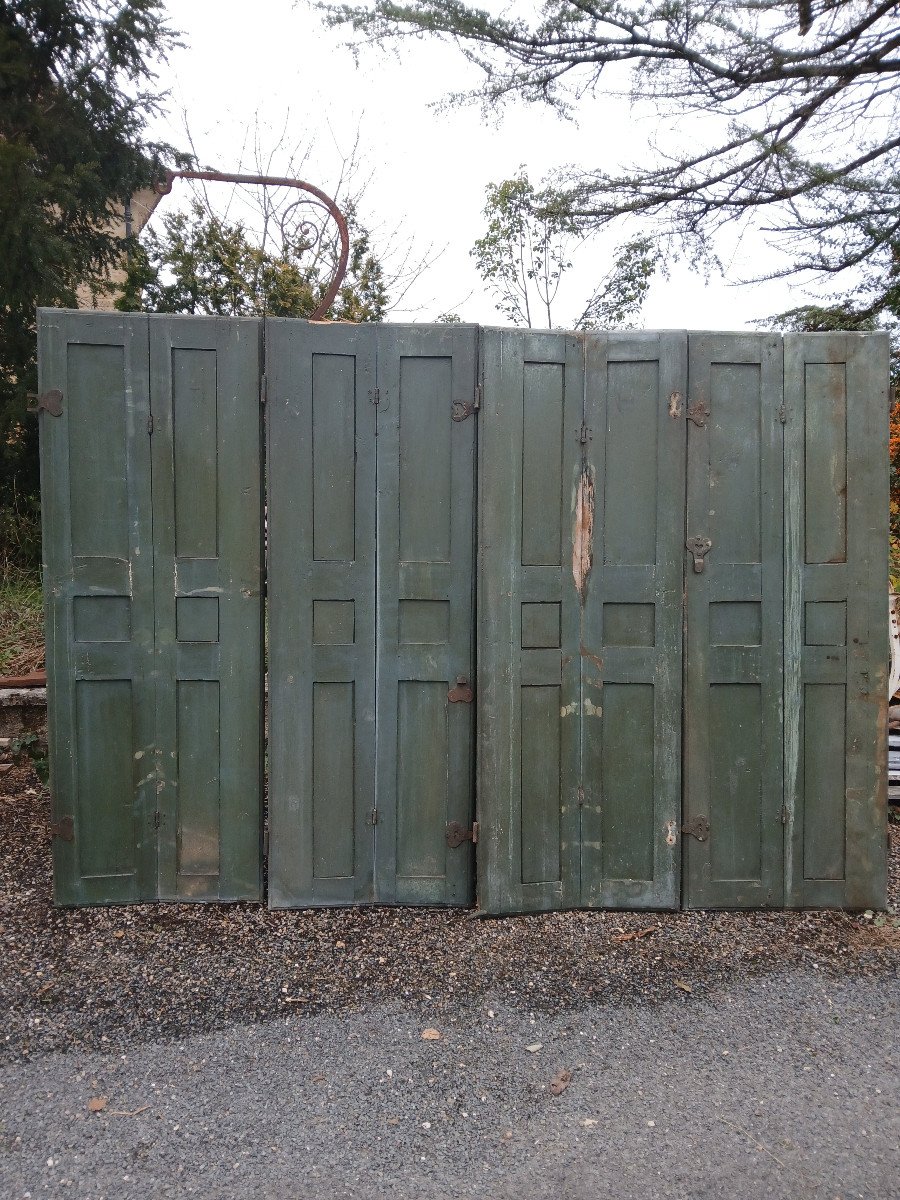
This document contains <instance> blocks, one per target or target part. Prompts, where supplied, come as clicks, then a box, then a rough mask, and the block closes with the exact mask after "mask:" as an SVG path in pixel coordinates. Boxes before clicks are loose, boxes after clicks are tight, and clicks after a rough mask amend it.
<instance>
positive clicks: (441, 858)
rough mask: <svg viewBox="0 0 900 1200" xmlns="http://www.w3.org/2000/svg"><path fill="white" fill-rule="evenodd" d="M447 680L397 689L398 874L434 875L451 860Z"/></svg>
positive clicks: (442, 872) (440, 874) (402, 685)
mask: <svg viewBox="0 0 900 1200" xmlns="http://www.w3.org/2000/svg"><path fill="white" fill-rule="evenodd" d="M447 704H448V700H447V684H446V683H445V682H443V681H441V682H440V683H430V682H428V683H425V682H420V681H417V680H409V679H401V680H400V682H399V684H398V689H397V874H398V875H399V876H401V877H402V878H405V879H410V878H413V879H435V878H441V877H443V876H444V875H445V874H446V858H447V840H446V833H447V767H448V733H447Z"/></svg>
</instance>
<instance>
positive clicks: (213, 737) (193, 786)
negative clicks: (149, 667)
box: [176, 679, 221, 875]
mask: <svg viewBox="0 0 900 1200" xmlns="http://www.w3.org/2000/svg"><path fill="white" fill-rule="evenodd" d="M176 688H177V697H176V719H177V738H178V873H179V875H218V873H219V842H220V816H219V794H220V793H219V780H220V758H221V755H220V745H219V729H220V724H219V684H218V683H217V682H215V681H213V680H206V679H189V680H185V679H181V680H179V681H178V682H177V684H176Z"/></svg>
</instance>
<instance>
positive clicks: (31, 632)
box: [0, 565, 44, 675]
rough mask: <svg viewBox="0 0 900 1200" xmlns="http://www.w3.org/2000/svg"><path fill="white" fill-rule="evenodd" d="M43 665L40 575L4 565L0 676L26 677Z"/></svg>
mask: <svg viewBox="0 0 900 1200" xmlns="http://www.w3.org/2000/svg"><path fill="white" fill-rule="evenodd" d="M43 665H44V599H43V594H42V592H41V576H40V572H39V571H26V570H23V569H21V568H18V567H13V566H10V565H7V567H6V569H5V570H4V571H3V572H2V573H0V675H27V674H29V673H30V672H31V671H37V670H39V669H40V668H41V667H43Z"/></svg>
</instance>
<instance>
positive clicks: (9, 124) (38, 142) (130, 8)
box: [0, 0, 176, 519]
mask: <svg viewBox="0 0 900 1200" xmlns="http://www.w3.org/2000/svg"><path fill="white" fill-rule="evenodd" d="M175 40H176V38H175V34H174V33H173V31H172V30H171V29H170V28H169V26H168V25H167V24H166V22H165V16H164V10H163V5H162V3H161V0H117V2H116V3H112V2H111V0H0V505H2V506H5V507H6V506H9V505H10V504H11V502H12V500H11V496H12V490H13V488H15V489H17V491H18V493H19V494H20V495H22V496H25V497H33V496H36V495H37V492H38V465H37V431H36V422H34V421H33V420H32V419H30V418H27V417H26V415H25V408H26V393H27V392H28V391H29V390H34V389H35V388H36V385H37V368H36V361H35V359H36V343H35V307H36V306H38V305H72V304H74V302H75V292H76V288H77V287H78V285H79V284H82V283H86V284H89V285H90V284H95V285H96V286H98V287H99V286H100V285H101V283H102V280H103V278H104V276H105V274H106V272H107V270H108V269H109V267H110V266H111V265H113V264H115V263H116V262H117V261H118V258H119V255H120V254H121V242H120V241H119V240H118V239H117V238H115V237H114V236H112V234H111V233H110V232H109V231H108V229H107V225H108V222H109V219H110V218H111V217H112V216H113V214H114V211H115V208H116V206H117V205H121V204H122V202H123V200H124V199H125V198H126V197H128V196H130V195H131V194H132V193H133V192H135V191H136V190H138V189H139V188H140V187H142V186H145V185H146V184H147V183H148V182H149V181H150V178H151V174H152V170H153V162H154V160H155V159H157V158H158V157H159V156H162V155H165V156H170V152H169V148H168V147H164V146H161V145H158V144H155V143H153V142H149V141H147V140H145V137H144V128H145V123H146V121H147V119H148V117H151V116H152V115H153V114H154V113H156V112H157V111H158V110H159V109H160V105H161V97H160V94H159V92H158V90H156V89H155V88H154V86H153V81H154V79H155V72H154V66H155V65H156V64H158V63H159V62H160V61H162V60H164V59H165V56H166V53H167V51H168V50H169V49H170V48H171V47H172V46H173V45H174V44H175ZM4 519H5V518H4Z"/></svg>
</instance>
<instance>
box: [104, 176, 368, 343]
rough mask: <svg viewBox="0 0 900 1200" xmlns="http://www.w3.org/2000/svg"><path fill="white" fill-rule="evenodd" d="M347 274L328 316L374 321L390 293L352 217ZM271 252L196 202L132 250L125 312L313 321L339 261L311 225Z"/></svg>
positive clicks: (152, 227) (243, 228)
mask: <svg viewBox="0 0 900 1200" xmlns="http://www.w3.org/2000/svg"><path fill="white" fill-rule="evenodd" d="M350 220H351V221H352V222H353V223H352V225H351V245H350V260H349V263H348V269H347V276H346V279H345V282H344V284H343V286H342V287H341V290H340V291H339V293H338V296H337V299H336V300H335V303H334V304H333V305H332V307H331V309H330V310H329V312H328V314H327V315H328V316H329V317H330V318H332V319H338V320H345V321H377V320H380V319H381V318H382V317H383V316H384V313H385V310H386V306H387V294H386V287H385V282H384V275H383V271H382V269H381V264H380V263H379V261H378V259H377V258H376V257H375V255H374V254H373V252H372V249H371V244H370V239H369V235H368V233H367V232H366V230H365V229H363V228H361V227H360V226H359V225H358V224H357V223H356V221H355V218H354V214H353V213H352V212H351V214H350ZM301 229H302V232H301V233H300V234H299V236H297V237H286V238H284V239H283V240H282V244H281V245H280V246H279V247H278V248H277V250H276V251H271V250H268V249H266V248H265V247H264V246H261V245H260V244H259V240H258V239H257V238H255V237H254V235H253V234H252V232H251V231H250V230H248V229H247V227H246V226H245V225H244V224H243V223H241V222H239V221H238V222H234V223H230V222H228V221H226V220H225V219H223V218H222V217H220V216H218V215H216V214H215V213H212V212H210V211H209V210H208V209H207V208H206V207H205V206H204V205H203V204H202V203H201V202H200V201H199V200H194V201H193V203H192V204H191V206H190V209H189V210H188V211H186V212H185V211H182V212H174V213H168V214H166V215H165V216H164V217H163V219H162V222H161V229H160V230H159V231H157V229H156V228H155V225H154V224H153V223H151V225H149V226H148V227H147V228H146V229H145V230H144V233H143V234H142V237H141V240H140V241H139V242H136V243H134V244H133V245H132V248H131V254H130V262H129V266H128V270H127V274H126V282H125V288H124V291H123V294H122V296H121V297H120V298H119V299H118V300H117V302H116V307H117V308H119V309H122V310H124V311H134V310H139V311H145V312H156V313H202V314H206V315H209V316H259V315H262V314H263V313H267V314H268V315H270V316H277V317H308V316H310V315H311V314H312V313H313V312H314V311H315V309H316V307H317V305H318V304H319V301H320V300H321V298H322V296H323V295H324V294H325V291H326V289H327V287H328V283H329V281H330V278H331V269H332V266H333V262H334V258H333V256H332V255H329V254H319V253H316V252H315V251H316V249H317V246H316V244H314V243H313V242H312V240H311V238H310V236H309V233H308V230H307V227H306V226H303V227H301Z"/></svg>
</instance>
